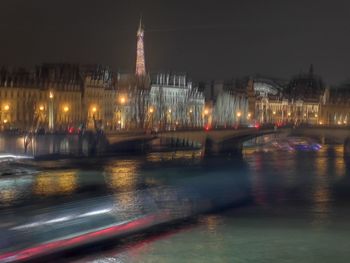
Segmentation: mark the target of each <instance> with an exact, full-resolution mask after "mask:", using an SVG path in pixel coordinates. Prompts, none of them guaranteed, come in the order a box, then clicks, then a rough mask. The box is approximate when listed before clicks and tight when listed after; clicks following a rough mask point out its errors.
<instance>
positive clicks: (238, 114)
mask: <svg viewBox="0 0 350 263" xmlns="http://www.w3.org/2000/svg"><path fill="white" fill-rule="evenodd" d="M236 115H237V125H240V124H241V116H242V113H241V112H240V111H238V112H237V114H236Z"/></svg>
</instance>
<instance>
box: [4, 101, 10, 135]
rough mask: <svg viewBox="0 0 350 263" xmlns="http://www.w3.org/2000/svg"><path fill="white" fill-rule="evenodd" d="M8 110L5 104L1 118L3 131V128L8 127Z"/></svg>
mask: <svg viewBox="0 0 350 263" xmlns="http://www.w3.org/2000/svg"><path fill="white" fill-rule="evenodd" d="M9 110H10V105H9V104H5V105H4V113H5V114H4V116H3V125H4V129H5V127H6V126H7V125H8V123H9V118H8V112H9Z"/></svg>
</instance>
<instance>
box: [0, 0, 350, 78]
mask: <svg viewBox="0 0 350 263" xmlns="http://www.w3.org/2000/svg"><path fill="white" fill-rule="evenodd" d="M347 5H349V4H347V3H342V2H341V1H337V2H336V3H332V5H330V4H327V3H326V2H319V1H318V2H317V4H316V2H315V1H309V2H308V3H304V4H300V3H288V4H282V3H278V2H276V1H268V2H267V3H266V5H262V4H259V3H258V2H256V1H250V2H249V3H240V1H237V3H236V2H235V3H231V2H229V1H220V2H219V3H216V4H214V3H209V2H207V1H201V5H198V1H191V2H189V3H185V2H183V1H176V2H168V3H162V2H161V1H155V3H154V5H152V6H149V5H147V3H143V2H142V1H132V2H131V3H129V4H127V3H126V2H124V1H118V2H117V1H102V2H101V1H99V3H96V2H94V1H84V2H81V1H75V2H74V3H70V2H68V1H59V2H52V3H50V4H47V3H45V1H41V0H37V1H34V2H33V3H26V2H24V1H8V2H4V3H3V8H2V10H3V13H4V15H3V16H2V18H1V19H0V26H1V28H2V31H3V35H4V36H5V39H6V41H2V43H0V59H1V65H9V66H25V67H27V68H28V67H31V66H33V65H35V64H40V63H41V62H67V63H81V64H103V65H110V66H112V68H113V69H114V71H117V70H125V71H130V72H133V71H134V58H135V54H134V50H135V47H136V42H135V30H137V28H138V22H139V17H140V13H142V15H143V20H144V25H145V40H146V42H147V43H146V45H145V56H146V61H147V65H146V68H147V69H149V71H151V72H157V71H163V70H173V71H180V72H183V71H185V72H188V73H189V74H190V75H191V76H193V79H194V80H195V81H200V80H209V79H228V78H232V77H240V76H244V75H251V74H255V73H261V74H263V75H268V76H273V77H278V78H287V79H289V78H290V77H291V76H292V75H294V74H295V73H298V72H301V71H304V72H305V71H307V68H308V66H309V65H310V64H314V65H315V68H316V72H317V73H318V74H319V75H321V76H323V78H324V79H325V81H326V82H327V83H329V84H338V83H341V82H344V81H346V80H348V79H349V74H348V71H347V68H349V66H350V65H349V62H348V61H350V59H349V58H348V55H347V54H346V53H345V50H346V47H347V46H348V44H349V41H350V40H349V39H348V37H347V34H346V32H347V31H348V28H347V27H348V24H349V23H348V22H349V21H348V20H349V18H348V17H347V16H346V14H345V13H346V12H345V10H347V9H348V8H347ZM62 14H64V19H61V18H62ZM310 14H311V15H310ZM13 17H16V19H15V20H14V19H13ZM11 18H12V19H11ZM277 22H278V23H277Z"/></svg>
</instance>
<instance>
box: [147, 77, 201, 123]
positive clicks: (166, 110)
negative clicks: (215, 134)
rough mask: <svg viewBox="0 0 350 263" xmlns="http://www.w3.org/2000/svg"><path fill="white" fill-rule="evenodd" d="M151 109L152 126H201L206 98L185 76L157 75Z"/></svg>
mask: <svg viewBox="0 0 350 263" xmlns="http://www.w3.org/2000/svg"><path fill="white" fill-rule="evenodd" d="M150 106H151V107H153V108H154V113H152V116H149V117H150V119H151V118H152V122H153V125H157V126H159V127H160V128H165V129H173V128H175V127H184V126H186V127H199V126H202V124H203V122H202V114H203V109H204V96H203V93H202V92H199V91H198V88H196V87H193V86H192V82H191V81H189V80H188V77H187V75H186V74H173V73H158V74H154V75H153V76H152V81H151V91H150Z"/></svg>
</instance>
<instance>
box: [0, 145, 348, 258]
mask: <svg viewBox="0 0 350 263" xmlns="http://www.w3.org/2000/svg"><path fill="white" fill-rule="evenodd" d="M200 154H201V153H200V152H199V151H197V152H195V154H194V155H193V152H181V151H178V152H173V153H171V152H170V153H169V152H165V153H153V154H150V155H148V156H147V158H146V162H150V163H153V164H154V163H156V164H158V163H159V167H158V168H159V169H158V171H153V172H154V173H155V174H152V175H149V174H146V173H144V171H143V168H142V165H143V164H144V161H145V160H142V159H139V158H136V157H135V158H133V157H131V158H126V159H111V160H109V161H108V162H106V163H103V164H100V165H97V164H96V166H94V169H96V171H93V172H90V173H89V174H88V173H87V172H86V171H85V170H84V169H83V168H81V169H67V167H64V169H63V168H60V167H58V168H57V169H56V170H45V169H44V171H41V172H39V174H38V175H36V176H33V177H31V179H28V181H27V182H26V183H18V182H17V183H15V182H12V183H10V184H9V186H4V184H1V188H2V190H3V191H0V200H1V203H3V202H12V201H13V200H15V199H16V198H22V196H21V193H22V192H25V191H27V192H28V191H29V192H30V191H31V190H32V193H31V194H32V195H33V196H34V198H35V196H37V195H40V196H56V195H70V194H73V193H74V192H75V191H78V190H79V188H82V187H83V185H86V184H87V183H86V181H87V180H91V182H90V184H91V185H94V184H95V183H96V182H100V181H101V182H103V184H104V187H105V189H106V192H108V191H111V192H112V193H113V192H114V193H118V194H116V195H115V198H116V201H118V203H119V204H120V205H121V207H123V208H127V209H128V210H129V211H130V213H132V212H135V214H138V213H139V212H140V211H138V209H139V208H140V206H139V205H138V204H139V203H140V202H141V200H140V198H142V197H141V196H140V195H138V194H137V191H138V190H139V189H140V188H142V187H147V186H149V185H152V184H158V183H161V182H162V181H161V180H159V179H158V178H161V177H162V176H163V177H164V173H165V172H164V171H165V167H162V161H169V160H175V161H176V160H182V159H185V160H188V161H192V160H193V159H194V160H198V158H199V156H200ZM244 158H245V161H244V162H246V163H247V165H248V167H249V171H247V174H245V176H247V177H249V179H250V182H251V185H252V197H253V204H252V205H249V206H246V207H243V208H237V209H234V210H229V211H227V212H225V213H218V214H209V215H204V216H201V217H200V218H199V219H198V223H197V224H195V225H194V226H191V228H190V229H188V230H187V231H178V232H176V233H174V234H173V235H172V236H165V237H159V238H155V239H153V240H149V239H146V240H143V241H142V238H140V239H138V238H137V237H136V238H135V239H134V240H133V242H132V244H134V245H131V246H130V245H128V246H126V247H124V248H122V249H121V248H120V246H118V245H117V246H116V247H117V248H116V249H115V250H113V251H112V252H108V253H109V256H105V255H104V254H103V253H102V254H100V255H98V256H96V255H95V256H91V257H89V258H88V259H84V260H83V261H81V262H86V261H94V259H96V258H100V259H101V258H102V261H101V262H110V261H112V262H115V261H117V262H236V261H237V262H317V261H319V262H332V261H327V260H325V259H329V258H328V256H327V255H331V256H335V255H339V254H341V255H343V254H344V257H341V258H340V260H339V262H347V261H342V259H345V258H349V257H350V253H346V252H344V251H343V250H339V249H340V248H341V247H344V246H345V247H348V246H350V242H349V240H348V239H347V238H348V236H346V233H350V227H349V226H348V225H347V222H348V221H350V212H349V211H350V209H349V208H350V206H349V204H350V202H349V201H350V197H348V198H349V199H346V198H347V197H345V198H344V199H342V200H341V201H343V203H345V205H344V206H345V207H344V209H343V208H340V207H338V206H337V202H338V201H339V198H343V197H339V194H338V192H339V187H343V188H345V191H344V192H350V189H349V186H348V185H346V184H344V183H343V182H344V181H345V180H347V176H349V174H347V171H346V169H347V166H346V165H347V164H346V162H345V161H344V158H343V147H342V146H340V145H324V146H323V147H322V149H321V150H320V151H317V152H296V151H294V152H288V151H269V152H261V151H256V150H252V148H250V150H246V151H245V153H244ZM189 163H191V162H189ZM50 166H51V165H50ZM65 166H67V165H65ZM163 168H164V169H163ZM220 168H221V167H218V169H220ZM166 172H167V171H166ZM186 173H187V170H186V167H182V166H181V167H180V168H178V169H177V170H175V172H174V175H176V176H177V175H178V174H182V175H186ZM189 173H190V172H189ZM188 175H192V174H188ZM170 176H172V175H170ZM214 180H215V179H214ZM2 182H4V181H3V180H2ZM134 190H135V191H136V192H133V191H134ZM339 215H341V217H339ZM337 229H346V230H347V231H348V232H346V231H345V233H342V232H338V230H337ZM171 230H172V229H168V232H169V231H171ZM333 240H336V241H337V242H333ZM276 247H278V249H276ZM291 251H296V252H295V254H294V253H293V252H291ZM310 259H311V260H310ZM322 260H325V261H322ZM98 262H100V261H98Z"/></svg>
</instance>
